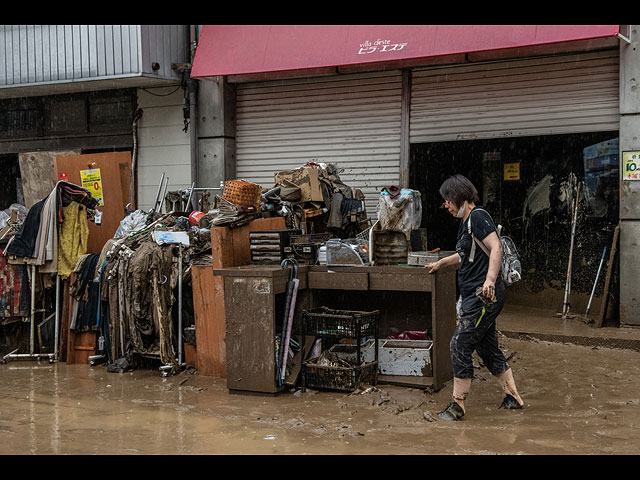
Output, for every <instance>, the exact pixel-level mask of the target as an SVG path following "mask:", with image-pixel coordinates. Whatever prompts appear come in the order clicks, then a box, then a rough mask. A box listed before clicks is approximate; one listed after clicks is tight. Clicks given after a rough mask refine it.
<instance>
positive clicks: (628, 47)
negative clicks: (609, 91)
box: [619, 25, 640, 326]
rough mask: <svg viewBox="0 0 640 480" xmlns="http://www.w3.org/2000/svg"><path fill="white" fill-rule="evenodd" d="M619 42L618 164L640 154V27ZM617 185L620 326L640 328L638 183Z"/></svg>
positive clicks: (631, 29)
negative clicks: (630, 154)
mask: <svg viewBox="0 0 640 480" xmlns="http://www.w3.org/2000/svg"><path fill="white" fill-rule="evenodd" d="M628 33H629V39H630V40H631V43H630V44H629V43H627V42H626V41H622V40H621V41H620V164H621V172H622V160H623V152H629V151H640V49H639V48H638V47H639V46H640V25H630V26H629V32H628ZM620 183H621V185H620V250H619V251H620V255H619V258H620V325H622V326H640V289H638V281H639V280H640V254H639V250H638V247H639V245H640V180H621V182H620Z"/></svg>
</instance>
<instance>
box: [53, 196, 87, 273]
mask: <svg viewBox="0 0 640 480" xmlns="http://www.w3.org/2000/svg"><path fill="white" fill-rule="evenodd" d="M62 213H63V215H64V221H63V222H62V225H61V227H60V234H59V238H58V275H59V276H60V278H63V279H65V278H68V277H69V275H70V274H71V272H72V271H73V268H74V267H75V265H76V262H77V261H78V258H79V257H80V256H81V255H84V254H85V253H86V252H87V241H88V239H89V224H88V221H87V210H86V207H85V206H84V205H81V204H79V203H78V202H75V201H73V202H71V203H70V204H69V205H67V206H66V207H63V209H62Z"/></svg>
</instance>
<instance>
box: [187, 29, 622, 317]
mask: <svg viewBox="0 0 640 480" xmlns="http://www.w3.org/2000/svg"><path fill="white" fill-rule="evenodd" d="M620 33H623V32H622V30H621V29H620V26H618V25H614V26H538V27H536V26H531V25H529V26H501V27H490V26H399V27H394V26H326V27H323V26H306V27H300V26H299V27H296V26H289V27H275V26H259V27H246V26H245V27H233V26H224V27H219V26H204V27H203V31H202V34H201V38H200V42H199V47H198V52H197V54H196V59H195V63H194V66H193V70H192V76H193V77H195V78H207V77H211V76H216V77H224V78H225V79H226V82H228V83H229V84H233V85H234V88H235V92H236V95H235V99H236V103H235V147H236V148H235V165H236V172H235V173H236V176H237V178H245V179H247V180H249V181H253V182H256V183H259V184H262V185H269V184H270V183H271V182H272V175H273V173H272V172H273V171H274V170H277V169H279V168H295V167H297V166H300V165H302V164H304V163H306V162H326V163H334V164H336V165H337V166H338V168H339V169H341V170H342V172H343V173H342V176H343V178H344V179H346V180H347V183H349V184H352V185H354V186H355V187H357V188H361V189H362V191H363V192H364V193H365V195H366V205H367V210H368V213H369V215H370V216H372V217H373V218H375V215H376V212H375V210H376V205H377V203H378V197H379V193H380V191H381V189H382V188H383V187H385V186H388V185H400V186H402V187H408V188H412V189H416V190H419V191H420V192H421V194H422V201H423V223H422V227H424V228H426V229H427V232H428V246H429V248H442V249H443V250H451V249H452V248H453V246H454V245H455V232H456V227H455V220H452V219H451V218H448V217H447V216H446V215H444V213H443V211H442V210H440V209H439V208H438V207H439V206H440V204H441V199H440V197H439V194H438V187H439V185H440V184H441V183H442V181H443V180H444V179H445V178H446V177H447V176H449V175H451V174H453V173H463V174H464V175H466V176H468V177H469V178H470V179H471V180H472V181H473V182H474V184H475V185H476V187H477V188H478V190H479V193H480V196H481V204H483V205H484V206H485V207H486V208H487V209H489V210H490V212H491V213H492V214H493V216H494V218H496V220H497V221H499V222H500V223H501V224H502V225H503V226H504V227H505V230H506V232H508V234H509V235H510V236H512V238H514V240H515V241H516V243H517V245H518V247H519V248H520V249H521V251H520V254H521V256H522V257H523V266H524V269H525V272H526V276H525V281H523V282H521V283H520V284H519V285H518V286H517V288H514V289H512V290H511V292H512V295H511V298H512V300H513V301H518V302H522V303H525V304H529V305H540V304H541V302H543V303H544V304H545V305H546V306H548V307H549V308H557V309H558V310H560V309H561V308H562V305H563V294H564V292H565V286H566V276H567V264H568V261H569V246H570V240H571V225H572V221H573V213H574V209H573V208H572V202H573V199H574V198H575V196H576V195H579V198H580V203H579V214H578V217H577V218H578V220H577V224H576V225H577V228H576V234H575V240H576V241H577V243H578V244H579V245H580V247H579V248H577V249H576V252H575V254H574V256H573V262H572V263H573V265H574V271H573V275H572V277H573V280H572V285H571V289H572V290H571V291H572V308H574V309H575V310H576V311H584V309H585V308H586V306H587V302H588V300H589V296H590V293H591V292H592V287H593V284H594V279H595V276H596V272H597V269H598V266H599V263H600V259H601V257H602V254H603V249H604V247H607V250H608V251H610V250H611V242H612V238H613V235H614V230H615V228H616V226H617V225H618V223H619V221H620V215H619V182H618V179H619V178H620V177H619V176H620V173H619V167H618V165H619V151H620V147H619V137H620V133H619V130H620V121H621V120H620V118H621V117H620V77H621V73H620V64H621V59H620V48H621V46H620V45H621V42H622V40H621V39H620V37H619V34H620ZM248 38H251V39H252V41H251V44H250V45H249V44H248V43H247V41H246V40H245V39H248ZM231 45H233V48H231ZM227 47H229V48H227ZM225 52H226V53H225ZM578 185H581V189H582V192H581V193H580V192H578V191H577V187H578ZM611 277H612V278H611V286H610V288H611V289H612V291H614V292H615V291H616V289H617V288H619V278H618V277H619V272H618V270H617V268H614V269H612V274H611ZM604 281H605V279H604V275H600V277H599V280H598V285H597V290H596V292H597V293H596V297H602V296H603V293H602V292H603V288H604ZM615 297H616V300H618V297H619V295H618V294H617V293H616V294H615ZM599 300H600V299H599V298H596V299H595V302H596V303H595V304H594V307H596V308H597V306H598V305H597V302H599ZM609 313H610V315H611V314H615V312H609Z"/></svg>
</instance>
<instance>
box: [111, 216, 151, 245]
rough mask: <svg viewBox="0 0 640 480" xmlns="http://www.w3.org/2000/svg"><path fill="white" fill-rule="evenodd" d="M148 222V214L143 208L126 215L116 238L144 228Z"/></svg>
mask: <svg viewBox="0 0 640 480" xmlns="http://www.w3.org/2000/svg"><path fill="white" fill-rule="evenodd" d="M146 224H147V214H146V213H144V212H143V211H142V210H136V211H134V212H131V213H130V214H129V215H127V216H126V217H124V218H123V219H122V221H121V222H120V226H118V229H117V230H116V233H115V235H114V237H115V238H120V237H126V236H127V235H130V234H132V233H134V232H137V231H138V230H142V228H144V226H145V225H146Z"/></svg>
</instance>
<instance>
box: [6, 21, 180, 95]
mask: <svg viewBox="0 0 640 480" xmlns="http://www.w3.org/2000/svg"><path fill="white" fill-rule="evenodd" d="M186 35H187V30H186V25H0V87H2V86H16V85H23V84H32V83H46V82H59V81H71V80H83V79H85V80H86V79H94V78H101V77H111V76H126V75H140V74H142V73H150V72H152V69H151V63H152V62H157V63H159V65H160V70H159V71H158V72H157V73H154V75H155V76H159V77H163V78H178V77H177V75H176V74H175V73H173V72H172V70H171V62H181V61H184V58H185V51H186V50H185V45H186V39H187V36H186Z"/></svg>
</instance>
